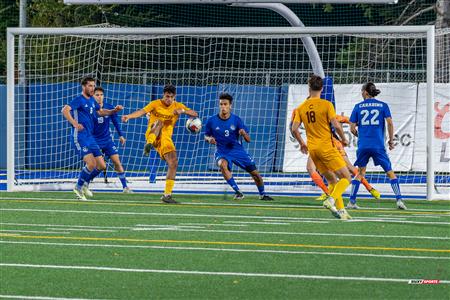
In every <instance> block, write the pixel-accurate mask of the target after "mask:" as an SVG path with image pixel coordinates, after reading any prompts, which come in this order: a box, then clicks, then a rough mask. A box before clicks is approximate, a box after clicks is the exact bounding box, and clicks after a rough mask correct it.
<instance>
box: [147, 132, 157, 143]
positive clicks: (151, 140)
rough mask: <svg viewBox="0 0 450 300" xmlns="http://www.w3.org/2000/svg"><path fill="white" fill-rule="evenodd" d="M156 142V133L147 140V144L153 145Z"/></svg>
mask: <svg viewBox="0 0 450 300" xmlns="http://www.w3.org/2000/svg"><path fill="white" fill-rule="evenodd" d="M155 141H156V135H155V134H154V133H150V134H149V136H148V138H147V144H153V143H154V142H155Z"/></svg>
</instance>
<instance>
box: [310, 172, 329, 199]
mask: <svg viewBox="0 0 450 300" xmlns="http://www.w3.org/2000/svg"><path fill="white" fill-rule="evenodd" d="M311 179H312V181H314V183H315V184H316V185H317V186H318V187H320V189H321V190H322V191H323V192H324V193H325V194H327V195H329V193H330V191H329V190H328V188H327V186H326V185H325V183H324V182H323V180H322V176H320V174H319V173H317V172H313V173H312V174H311Z"/></svg>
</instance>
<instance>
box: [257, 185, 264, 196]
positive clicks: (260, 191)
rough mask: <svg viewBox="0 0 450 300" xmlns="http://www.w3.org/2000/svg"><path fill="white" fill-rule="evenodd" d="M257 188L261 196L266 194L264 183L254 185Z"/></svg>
mask: <svg viewBox="0 0 450 300" xmlns="http://www.w3.org/2000/svg"><path fill="white" fill-rule="evenodd" d="M256 187H257V188H258V192H259V194H260V195H261V196H264V195H265V194H266V192H264V184H263V185H257V186H256Z"/></svg>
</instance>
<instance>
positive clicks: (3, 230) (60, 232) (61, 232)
mask: <svg viewBox="0 0 450 300" xmlns="http://www.w3.org/2000/svg"><path fill="white" fill-rule="evenodd" d="M58 230H61V228H58ZM0 232H26V233H53V234H55V233H59V234H70V232H68V231H36V230H12V229H8V230H6V229H2V230H0Z"/></svg>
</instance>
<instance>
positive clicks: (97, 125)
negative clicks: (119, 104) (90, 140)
mask: <svg viewBox="0 0 450 300" xmlns="http://www.w3.org/2000/svg"><path fill="white" fill-rule="evenodd" d="M103 108H104V109H108V110H109V109H114V106H113V105H111V104H109V103H106V102H103ZM111 121H112V122H113V124H114V127H115V128H116V130H117V133H118V134H119V136H123V132H122V130H121V129H120V124H119V117H118V116H117V114H116V113H115V114H112V115H111V116H104V117H100V116H98V115H96V118H95V119H94V132H93V134H94V138H95V140H96V141H97V143H98V144H99V145H102V144H106V143H108V142H109V141H110V140H111V139H112V136H113V134H112V132H111V130H110V127H109V124H110V122H111Z"/></svg>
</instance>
